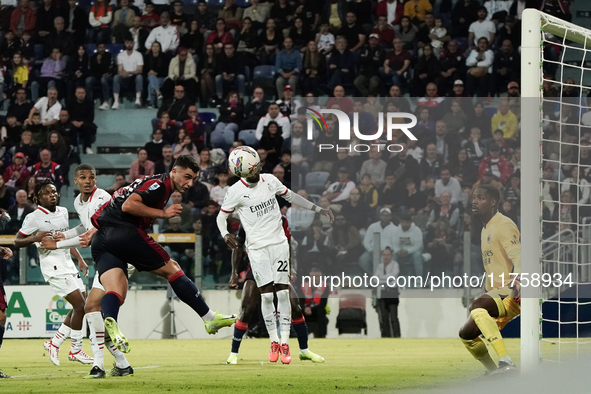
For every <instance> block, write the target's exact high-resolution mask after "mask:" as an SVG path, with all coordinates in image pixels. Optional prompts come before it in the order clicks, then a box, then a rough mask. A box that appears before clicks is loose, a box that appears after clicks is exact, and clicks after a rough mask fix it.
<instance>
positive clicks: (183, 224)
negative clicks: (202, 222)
mask: <svg viewBox="0 0 591 394" xmlns="http://www.w3.org/2000/svg"><path fill="white" fill-rule="evenodd" d="M158 174H160V173H158ZM170 199H171V202H172V203H173V204H180V205H181V207H182V211H181V213H180V214H179V215H178V216H177V217H178V218H179V219H180V220H179V222H180V223H178V224H179V227H180V228H182V229H187V228H190V227H191V224H192V223H193V214H192V213H191V207H190V206H189V205H188V204H186V203H184V202H183V195H182V194H181V193H180V192H179V191H177V190H175V191H174V192H172V194H171V195H170ZM168 224H172V222H171V221H170V220H164V227H165V228H167V227H168ZM176 230H178V228H177V229H176ZM176 230H175V231H174V232H184V231H176Z"/></svg>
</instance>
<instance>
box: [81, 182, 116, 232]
mask: <svg viewBox="0 0 591 394" xmlns="http://www.w3.org/2000/svg"><path fill="white" fill-rule="evenodd" d="M109 201H111V195H110V194H109V193H107V192H106V191H104V190H103V189H99V188H98V187H96V186H95V187H94V190H93V191H92V194H91V195H90V198H89V199H88V201H86V202H83V201H82V193H80V194H78V196H77V197H76V199H75V200H74V208H75V209H76V212H78V216H79V217H80V221H81V222H82V225H83V226H84V228H86V229H87V230H89V229H90V228H91V227H92V223H91V222H90V218H91V217H92V215H94V214H95V212H96V211H98V210H99V208H100V207H102V206H103V205H104V204H106V203H107V202H109Z"/></svg>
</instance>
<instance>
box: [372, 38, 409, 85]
mask: <svg viewBox="0 0 591 394" xmlns="http://www.w3.org/2000/svg"><path fill="white" fill-rule="evenodd" d="M393 44H394V51H392V52H390V53H389V54H387V55H386V57H385V60H384V67H381V68H380V69H379V73H380V75H381V77H382V79H383V80H384V82H386V83H387V84H390V83H392V85H395V86H398V87H400V86H403V85H404V80H405V73H406V70H407V69H408V68H409V67H410V61H411V56H410V54H409V53H408V51H406V50H405V49H404V48H403V44H402V40H401V39H400V38H395V39H394V42H393Z"/></svg>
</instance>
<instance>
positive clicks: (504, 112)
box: [491, 99, 518, 140]
mask: <svg viewBox="0 0 591 394" xmlns="http://www.w3.org/2000/svg"><path fill="white" fill-rule="evenodd" d="M517 123H518V122H517V116H515V114H514V113H513V112H511V110H510V109H509V100H507V99H501V100H500V101H499V109H498V111H497V113H496V114H495V115H494V116H493V117H492V119H491V129H492V130H497V129H500V130H502V131H503V137H504V138H505V139H506V140H509V139H514V138H515V137H516V136H517Z"/></svg>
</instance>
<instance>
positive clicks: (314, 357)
mask: <svg viewBox="0 0 591 394" xmlns="http://www.w3.org/2000/svg"><path fill="white" fill-rule="evenodd" d="M300 360H302V361H312V362H313V363H323V362H324V357H322V356H319V355H318V354H316V353H314V352H311V351H309V350H308V351H307V352H306V353H302V352H300Z"/></svg>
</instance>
